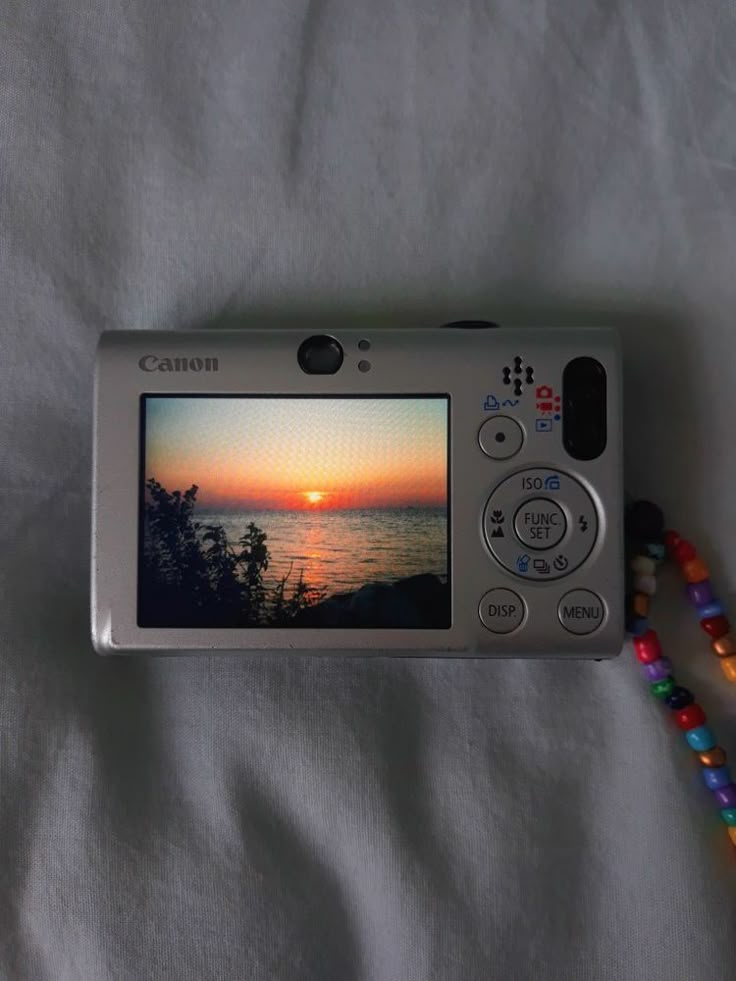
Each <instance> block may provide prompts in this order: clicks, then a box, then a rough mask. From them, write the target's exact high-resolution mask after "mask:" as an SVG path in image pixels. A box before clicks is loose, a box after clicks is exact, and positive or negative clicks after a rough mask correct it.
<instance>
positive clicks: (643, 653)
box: [634, 630, 662, 664]
mask: <svg viewBox="0 0 736 981" xmlns="http://www.w3.org/2000/svg"><path fill="white" fill-rule="evenodd" d="M634 652H635V654H636V657H637V659H638V660H639V661H641V663H642V664H651V663H652V662H653V661H658V660H659V659H660V658H661V657H662V646H661V644H660V643H659V637H658V636H657V633H656V631H655V630H647V632H646V633H645V634H642V636H641V637H634Z"/></svg>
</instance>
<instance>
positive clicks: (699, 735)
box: [685, 726, 730, 807]
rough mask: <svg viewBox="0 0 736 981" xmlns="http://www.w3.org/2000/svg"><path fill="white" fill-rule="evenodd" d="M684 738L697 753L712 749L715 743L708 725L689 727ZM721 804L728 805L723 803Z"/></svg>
mask: <svg viewBox="0 0 736 981" xmlns="http://www.w3.org/2000/svg"><path fill="white" fill-rule="evenodd" d="M685 739H687V744H688V746H689V747H690V749H694V750H695V751H696V752H698V753H699V752H702V750H704V749H713V747H714V746H715V744H716V737H715V736H714V735H713V731H712V729H711V728H710V726H698V727H697V728H696V729H690V730H689V731H688V732H686V733H685ZM723 806H724V807H729V806H730V805H728V804H724V805H723Z"/></svg>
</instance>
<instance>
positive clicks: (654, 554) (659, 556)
mask: <svg viewBox="0 0 736 981" xmlns="http://www.w3.org/2000/svg"><path fill="white" fill-rule="evenodd" d="M647 554H648V555H649V556H650V557H651V558H653V559H656V561H657V562H664V558H665V555H666V554H667V553H666V551H665V547H664V545H647Z"/></svg>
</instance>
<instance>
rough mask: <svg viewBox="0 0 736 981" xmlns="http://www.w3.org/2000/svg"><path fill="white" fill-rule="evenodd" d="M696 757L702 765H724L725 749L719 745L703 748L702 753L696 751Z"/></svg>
mask: <svg viewBox="0 0 736 981" xmlns="http://www.w3.org/2000/svg"><path fill="white" fill-rule="evenodd" d="M698 759H699V760H700V762H701V763H702V764H703V766H710V767H716V766H725V765H726V750H725V749H722V748H721V747H720V746H714V747H713V749H704V750H703V752H702V753H698Z"/></svg>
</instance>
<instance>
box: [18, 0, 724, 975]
mask: <svg viewBox="0 0 736 981" xmlns="http://www.w3.org/2000/svg"><path fill="white" fill-rule="evenodd" d="M2 7H3V9H2V10H0V300H1V302H2V311H1V313H0V329H1V343H0V489H1V492H2V499H3V520H2V524H1V525H0V539H1V541H2V552H1V553H0V646H1V649H0V975H1V976H2V977H3V978H8V979H13V981H15V979H23V981H25V979H29V981H76V979H82V981H107V979H111V981H113V979H114V981H121V979H124V981H127V979H133V981H144V979H175V981H186V979H197V981H201V979H205V981H215V979H275V981H280V979H288V981H293V979H319V981H331V979H336V981H350V979H355V981H358V979H366V981H434V979H438V981H456V979H457V981H475V979H478V981H489V979H499V981H507V979H510V978H512V979H545V981H547V979H549V981H558V979H559V981H614V979H616V981H620V979H642V981H660V979H661V981H671V979H678V981H679V979H683V981H701V979H702V981H706V979H708V981H727V979H732V978H733V976H734V967H733V963H734V955H735V954H736V941H735V939H734V922H735V919H734V917H735V914H736V900H735V899H734V896H735V895H736V889H735V884H736V859H735V858H734V852H733V849H731V848H730V847H729V845H728V841H727V837H726V834H725V831H724V829H723V827H722V826H721V825H720V824H719V821H718V816H717V810H716V808H715V806H714V803H713V801H712V799H711V796H710V794H709V793H708V792H707V791H706V790H705V789H704V787H703V786H702V785H701V781H700V776H699V775H698V773H697V769H696V765H695V763H694V762H693V759H692V754H691V753H690V751H689V750H687V748H686V747H685V745H684V741H683V739H682V736H681V734H680V733H679V732H677V731H675V730H674V728H673V727H672V726H671V724H669V723H668V720H667V719H666V718H663V713H664V712H665V710H663V709H662V707H661V706H660V705H658V704H656V703H655V702H654V701H653V700H652V699H651V697H650V696H649V695H648V693H647V691H646V686H645V684H644V682H643V680H642V678H641V677H640V672H639V671H638V670H637V668H636V666H635V664H634V663H633V658H632V656H631V654H630V653H626V654H625V655H624V657H622V658H620V659H618V660H616V661H613V662H609V663H601V664H596V663H564V664H557V663H548V662H545V663H519V662H509V661H503V662H493V661H488V662H468V663H462V662H457V661H455V662H448V661H423V660H391V659H377V660H366V659H355V660H329V659H327V658H311V659H310V658H304V659H299V658H287V659H277V658H263V659H258V658H252V659H251V658H242V659H238V658H225V657H222V658H206V659H191V660H187V659H181V658H175V659H172V660H165V661H157V660H147V659H132V658H131V659H117V660H102V659H99V658H97V657H96V656H95V655H94V654H93V653H92V651H91V648H90V643H89V633H88V612H87V611H88V601H89V587H88V578H89V558H88V549H89V503H90V501H89V496H90V447H91V411H92V370H93V360H94V348H95V343H96V339H97V336H98V333H99V332H100V330H102V329H105V328H122V327H135V328H141V329H145V328H152V327H158V328H160V327H168V328H172V329H186V328H190V327H192V326H197V325H209V324H214V323H222V322H228V323H238V322H245V321H248V322H259V323H264V324H274V323H277V322H280V321H282V320H292V319H293V318H310V319H311V320H313V321H314V322H316V323H326V324H330V323H335V322H336V321H342V320H344V319H345V320H350V321H355V320H356V318H358V319H359V322H370V323H373V322H376V323H378V322H381V323H383V322H390V323H397V324H399V323H420V322H421V323H437V322H442V321H444V320H447V319H458V318H463V317H487V318H491V319H495V320H500V321H501V322H503V323H506V324H517V323H518V324H522V323H523V324H530V323H535V324H554V325H559V324H594V323H598V324H614V325H617V326H618V327H619V328H620V329H621V332H622V336H623V340H624V346H625V354H626V373H627V378H626V397H627V409H626V432H625V438H626V456H627V474H626V479H627V485H628V487H629V489H630V491H631V492H632V493H634V494H636V495H651V496H653V497H655V498H657V499H658V500H660V501H661V502H662V503H663V504H664V505H665V506H666V509H667V513H668V516H669V518H670V521H671V522H672V523H673V524H676V525H677V526H678V527H680V528H681V529H683V531H685V532H686V533H687V534H689V535H691V536H692V537H693V538H694V539H695V540H696V541H697V543H698V546H699V549H700V551H701V552H702V553H703V555H704V556H705V557H706V558H707V560H708V562H709V563H710V564H711V566H712V568H713V571H714V578H715V580H716V582H717V584H718V587H719V591H720V593H721V595H723V596H726V597H727V596H728V594H729V593H731V594H733V589H734V581H735V580H736V548H734V540H735V536H736V514H735V505H734V501H735V500H736V497H735V496H734V487H735V486H736V455H735V454H734V450H733V447H734V438H733V427H734V420H735V419H736V396H735V394H734V393H735V392H736V385H735V384H734V382H735V381H736V376H735V370H734V354H733V344H734V336H735V335H734V323H735V320H734V316H735V313H734V311H735V310H736V276H735V275H734V255H736V220H735V219H736V214H735V204H736V196H735V195H736V176H735V175H736V126H735V125H734V93H736V59H735V57H734V51H735V50H736V13H735V12H734V7H733V4H732V3H729V2H727V0H704V2H702V3H698V4H692V3H690V4H689V3H685V2H674V0H669V2H668V0H659V2H649V3H642V2H635V0H628V2H627V0H598V2H594V3H588V4H580V3H574V2H572V0H558V2H556V3H552V2H546V0H529V2H523V3H522V2H518V0H496V2H479V0H456V2H453V3H447V2H436V0H429V2H424V3H420V2H411V0H405V2H403V3H390V2H388V0H371V2H370V3H354V2H349V0H346V2H337V0H313V2H305V0H294V2H291V3H286V2H280V3H255V2H240V3H233V2H226V0H198V2H194V0H178V2H176V3H174V2H156V3H153V2H144V0H127V2H113V3H107V4H93V3H91V2H89V0H73V2H72V0H57V2H54V3H51V2H49V0H37V2H35V3H23V2H21V0H5V3H4V5H2ZM457 575H458V577H459V578H460V579H462V570H457ZM465 585H466V587H467V588H468V589H470V590H472V589H476V588H477V584H474V583H472V582H467V583H466V584H465ZM663 594H664V595H662V596H661V597H660V598H658V600H657V604H656V611H657V612H656V614H655V615H656V619H657V622H658V623H659V624H660V625H661V632H662V635H663V639H664V643H665V645H666V647H667V649H668V651H669V652H671V655H672V659H673V661H674V663H675V665H676V668H677V671H678V675H680V676H681V677H682V679H683V680H684V681H685V682H686V683H687V682H691V683H692V685H693V686H694V687H695V688H696V690H697V693H698V694H699V696H700V698H701V700H702V702H703V704H704V705H705V707H706V709H707V710H708V711H709V713H710V716H711V718H712V720H713V723H714V725H715V726H716V727H717V729H718V732H719V734H720V736H721V739H722V741H723V742H724V743H726V744H728V745H730V746H731V748H732V750H733V751H734V752H735V753H736V722H735V721H734V719H735V713H734V709H735V708H736V700H735V699H736V689H735V688H733V687H732V688H731V689H729V688H728V686H727V685H726V683H725V681H724V680H723V679H722V677H721V673H720V670H719V667H718V664H717V662H716V660H715V658H713V657H712V656H711V655H710V654H709V653H708V649H707V642H706V639H705V637H704V636H703V635H702V634H701V633H700V632H699V630H698V628H697V624H696V621H695V618H694V616H693V615H692V613H691V612H690V611H689V610H686V609H684V608H682V605H681V602H680V586H679V584H677V582H676V577H674V576H672V577H671V578H670V581H669V586H667V585H665V587H664V588H663ZM731 606H732V611H733V613H734V616H736V599H734V597H733V595H732V596H731Z"/></svg>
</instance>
